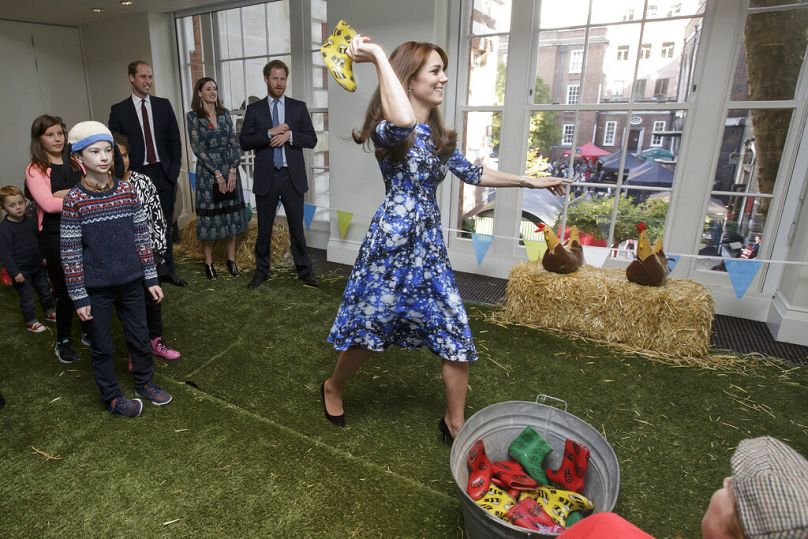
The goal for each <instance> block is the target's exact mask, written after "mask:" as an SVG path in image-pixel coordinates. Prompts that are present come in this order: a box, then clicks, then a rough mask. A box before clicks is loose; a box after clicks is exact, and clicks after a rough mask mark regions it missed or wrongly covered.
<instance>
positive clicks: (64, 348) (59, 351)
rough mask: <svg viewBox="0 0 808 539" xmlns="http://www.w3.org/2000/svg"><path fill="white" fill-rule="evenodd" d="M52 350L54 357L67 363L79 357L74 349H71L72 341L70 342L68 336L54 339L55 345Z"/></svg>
mask: <svg viewBox="0 0 808 539" xmlns="http://www.w3.org/2000/svg"><path fill="white" fill-rule="evenodd" d="M53 351H54V352H56V357H57V358H58V359H59V361H60V362H62V363H66V364H68V365H69V364H70V363H75V362H76V361H78V360H79V359H80V358H79V355H78V354H77V353H76V351H75V350H73V343H71V342H70V339H69V338H64V339H61V340H58V341H56V346H55V347H54V349H53Z"/></svg>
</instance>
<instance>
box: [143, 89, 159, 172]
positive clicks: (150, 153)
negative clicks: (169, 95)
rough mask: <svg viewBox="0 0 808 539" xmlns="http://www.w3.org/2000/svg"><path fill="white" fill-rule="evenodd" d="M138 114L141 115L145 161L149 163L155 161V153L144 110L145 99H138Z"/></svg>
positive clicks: (147, 115) (146, 112) (147, 118)
mask: <svg viewBox="0 0 808 539" xmlns="http://www.w3.org/2000/svg"><path fill="white" fill-rule="evenodd" d="M140 114H141V116H143V138H144V139H145V141H146V163H148V164H149V165H151V164H152V163H154V162H156V161H157V154H156V153H155V151H154V140H153V139H152V134H151V126H150V125H149V111H147V110H146V100H145V99H141V100H140Z"/></svg>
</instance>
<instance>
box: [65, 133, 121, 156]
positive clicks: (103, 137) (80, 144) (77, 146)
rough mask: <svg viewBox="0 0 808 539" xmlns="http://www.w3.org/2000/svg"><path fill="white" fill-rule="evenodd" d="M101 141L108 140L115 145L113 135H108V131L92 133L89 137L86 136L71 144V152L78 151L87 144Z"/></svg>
mask: <svg viewBox="0 0 808 539" xmlns="http://www.w3.org/2000/svg"><path fill="white" fill-rule="evenodd" d="M100 141H106V142H109V143H110V144H113V145H114V143H113V141H112V136H110V135H108V134H107V133H97V134H95V135H90V136H89V137H84V138H83V139H81V140H78V141H76V142H74V143H73V144H72V145H71V146H70V152H71V153H78V152H80V151H81V150H83V149H84V148H86V147H87V146H90V145H91V144H95V143H96V142H100Z"/></svg>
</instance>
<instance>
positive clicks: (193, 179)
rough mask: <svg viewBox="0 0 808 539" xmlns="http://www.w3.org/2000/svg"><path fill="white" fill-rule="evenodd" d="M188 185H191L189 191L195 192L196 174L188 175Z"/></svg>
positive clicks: (190, 173)
mask: <svg viewBox="0 0 808 539" xmlns="http://www.w3.org/2000/svg"><path fill="white" fill-rule="evenodd" d="M188 183H189V184H190V185H191V191H196V173H195V172H189V173H188Z"/></svg>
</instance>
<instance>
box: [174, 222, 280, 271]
mask: <svg viewBox="0 0 808 539" xmlns="http://www.w3.org/2000/svg"><path fill="white" fill-rule="evenodd" d="M257 236H258V220H257V219H252V220H251V221H250V223H249V225H248V226H247V230H245V231H244V232H242V233H241V234H239V235H238V236H236V264H238V267H239V268H241V270H242V271H245V270H247V271H250V270H252V269H253V268H255V238H256V237H257ZM174 250H175V252H179V253H181V254H183V255H184V256H187V257H188V258H193V259H197V260H204V259H205V255H204V254H203V253H202V242H201V241H199V240H198V239H197V237H196V218H194V219H191V220H190V221H189V222H188V224H186V225H185V228H184V229H183V231H182V242H180V243H179V244H177V245H175V247H174ZM288 251H289V228H288V227H287V226H286V223H283V222H278V221H275V224H274V225H273V226H272V245H271V246H270V267H278V266H285V265H288V264H289V262H288V260H287V259H286V253H287V252H288ZM226 254H227V253H226V252H225V242H224V241H222V240H218V241H217V242H216V243H215V245H214V246H213V259H214V260H215V261H216V262H217V263H221V262H223V261H224V260H225V258H226Z"/></svg>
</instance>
